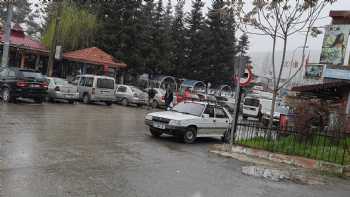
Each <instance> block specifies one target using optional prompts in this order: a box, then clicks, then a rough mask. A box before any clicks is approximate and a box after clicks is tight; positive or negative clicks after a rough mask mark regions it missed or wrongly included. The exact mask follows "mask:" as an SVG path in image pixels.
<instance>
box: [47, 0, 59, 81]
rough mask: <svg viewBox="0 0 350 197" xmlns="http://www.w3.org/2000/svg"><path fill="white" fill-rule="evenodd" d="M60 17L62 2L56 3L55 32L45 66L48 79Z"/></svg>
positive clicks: (50, 72)
mask: <svg viewBox="0 0 350 197" xmlns="http://www.w3.org/2000/svg"><path fill="white" fill-rule="evenodd" d="M61 15H62V0H60V1H57V15H56V19H55V30H54V33H53V36H52V40H51V49H50V53H49V62H48V65H47V76H49V77H52V72H53V65H54V62H55V53H56V45H57V40H58V39H57V38H58V34H59V30H60V29H61Z"/></svg>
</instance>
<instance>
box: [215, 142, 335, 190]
mask: <svg viewBox="0 0 350 197" xmlns="http://www.w3.org/2000/svg"><path fill="white" fill-rule="evenodd" d="M229 149H230V146H229V145H213V146H211V147H209V152H210V153H213V154H217V155H220V156H223V157H227V158H233V159H237V160H240V161H243V162H247V163H249V164H248V165H247V166H244V167H242V173H243V174H245V175H248V176H253V177H258V178H263V179H267V180H271V181H291V182H295V183H299V184H307V185H323V184H326V183H328V182H333V181H335V180H333V179H339V177H336V174H328V175H331V176H326V173H321V172H320V171H317V170H312V169H306V168H302V167H297V166H294V165H290V164H286V163H280V162H275V161H270V160H268V159H263V158H259V157H253V156H249V155H247V154H244V153H238V152H235V151H228V150H229Z"/></svg>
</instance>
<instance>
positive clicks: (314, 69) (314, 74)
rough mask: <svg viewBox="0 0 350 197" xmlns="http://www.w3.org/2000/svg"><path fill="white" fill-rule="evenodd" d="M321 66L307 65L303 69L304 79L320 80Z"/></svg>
mask: <svg viewBox="0 0 350 197" xmlns="http://www.w3.org/2000/svg"><path fill="white" fill-rule="evenodd" d="M323 69H324V65H323V64H308V65H306V68H305V78H309V79H320V78H321V77H322V75H323Z"/></svg>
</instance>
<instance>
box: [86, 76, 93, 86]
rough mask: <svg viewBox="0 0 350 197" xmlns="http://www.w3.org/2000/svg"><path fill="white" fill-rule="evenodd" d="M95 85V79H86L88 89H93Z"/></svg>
mask: <svg viewBox="0 0 350 197" xmlns="http://www.w3.org/2000/svg"><path fill="white" fill-rule="evenodd" d="M93 83H94V78H92V77H86V79H85V85H84V86H86V87H92V85H93Z"/></svg>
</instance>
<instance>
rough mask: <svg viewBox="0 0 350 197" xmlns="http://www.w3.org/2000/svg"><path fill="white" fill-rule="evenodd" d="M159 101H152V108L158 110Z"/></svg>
mask: <svg viewBox="0 0 350 197" xmlns="http://www.w3.org/2000/svg"><path fill="white" fill-rule="evenodd" d="M158 105H159V104H158V101H156V100H153V101H152V108H157V107H158Z"/></svg>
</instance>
